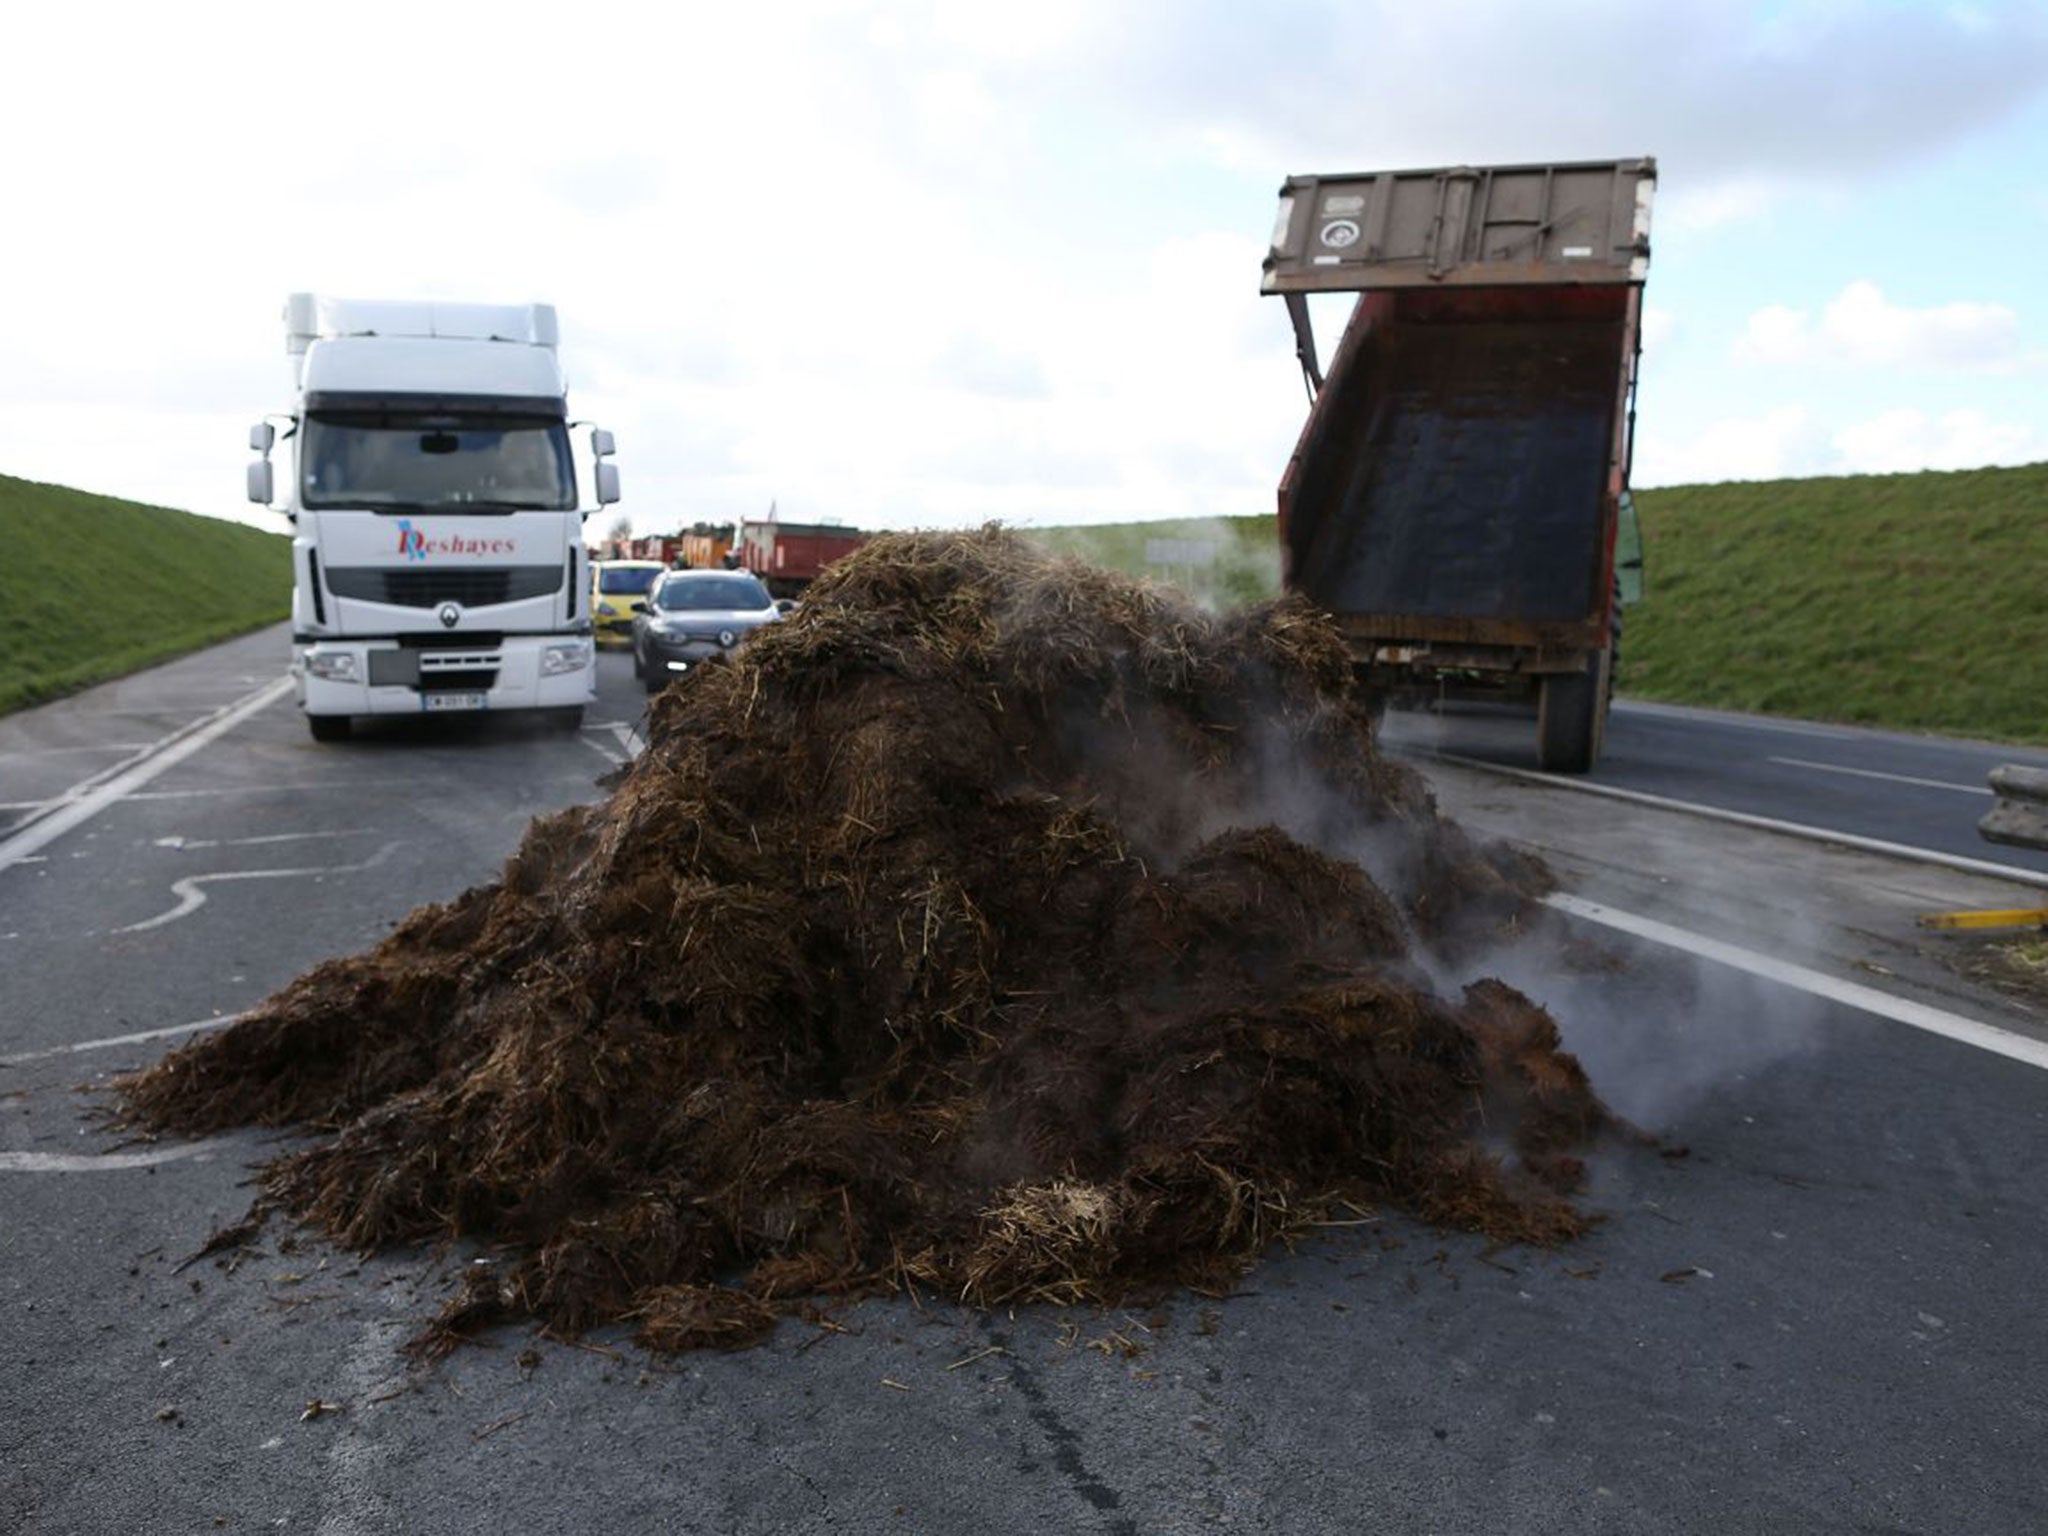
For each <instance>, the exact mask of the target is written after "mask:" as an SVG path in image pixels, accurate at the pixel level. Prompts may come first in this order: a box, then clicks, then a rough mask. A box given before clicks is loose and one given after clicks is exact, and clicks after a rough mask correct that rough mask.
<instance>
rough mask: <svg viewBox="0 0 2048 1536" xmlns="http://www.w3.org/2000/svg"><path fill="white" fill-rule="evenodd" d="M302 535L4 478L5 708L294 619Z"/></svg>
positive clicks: (1, 608) (0, 620)
mask: <svg viewBox="0 0 2048 1536" xmlns="http://www.w3.org/2000/svg"><path fill="white" fill-rule="evenodd" d="M291 582H292V572H291V541H290V540H289V539H286V538H283V537H280V536H279V535H277V534H274V533H265V532H263V531H262V530H261V529H257V528H250V527H246V526H244V525H243V524H240V523H228V522H222V521H220V520H219V519H217V518H211V517H196V516H194V515H193V514H192V513H190V512H174V511H171V510H170V509H169V508H167V507H147V506H143V505H141V504H140V503H138V502H133V501H121V500H118V499H116V498H114V497H112V496H94V495H92V494H90V493H88V492H85V491H74V490H70V489H67V488H66V487H64V486H61V485H42V484H39V483H38V482H36V481H33V480H17V479H15V478H14V477H13V476H11V475H0V714H4V713H6V712H7V711H9V710H13V709H19V708H21V707H22V706H23V705H25V704H34V703H37V702H39V701H41V700H44V699H50V698H55V697H56V696H57V695H59V694H63V693H70V692H73V691H74V690H76V689H79V688H83V687H86V686H87V685H89V684H92V683H97V682H101V681H103V680H105V679H106V678H110V677H119V676H120V675H121V674H123V673H124V672H133V671H135V670H136V669H138V668H140V667H146V666H149V665H150V664H151V663H153V662H158V661H163V660H165V659H167V658H169V657H172V656H177V655H181V654H183V653H184V652H186V651H193V650H197V649H199V648H200V647H201V646H204V645H211V644H212V643H213V642H215V641H217V640H225V639H227V638H228V637H229V636H231V635H238V634H241V633H243V632H244V631H247V630H251V629H255V628H257V627H258V626H260V625H263V624H269V623H273V622H275V621H276V620H279V619H282V618H284V617H285V616H286V615H287V613H289V611H290V608H291Z"/></svg>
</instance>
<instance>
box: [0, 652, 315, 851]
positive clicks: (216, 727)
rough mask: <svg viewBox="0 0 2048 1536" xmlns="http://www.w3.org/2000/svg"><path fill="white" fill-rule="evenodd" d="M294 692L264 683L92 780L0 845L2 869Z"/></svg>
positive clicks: (280, 682) (285, 683)
mask: <svg viewBox="0 0 2048 1536" xmlns="http://www.w3.org/2000/svg"><path fill="white" fill-rule="evenodd" d="M291 690H292V680H291V679H290V678H289V677H280V678H278V679H277V680H276V681H275V682H271V683H265V684H264V685H263V686H262V687H261V688H258V689H257V690H256V691H255V692H254V693H251V694H247V695H245V696H244V697H242V698H241V699H239V700H237V701H236V702H235V703H233V704H230V705H228V706H227V707H226V708H225V709H222V710H218V711H216V712H215V713H213V714H211V715H209V716H207V717H206V718H205V719H204V720H200V721H197V722H195V723H194V724H192V725H189V726H187V727H185V728H184V729H183V730H181V731H174V732H172V733H171V734H170V735H169V736H166V737H165V738H164V739H163V740H162V741H160V742H158V743H157V744H156V745H154V746H152V747H151V748H150V749H149V750H148V751H147V752H145V753H143V754H141V755H140V756H138V757H136V758H134V759H131V760H130V761H129V762H127V763H125V764H121V765H119V766H117V768H116V769H115V770H114V771H113V772H112V773H110V774H108V775H105V776H102V777H101V778H99V779H98V780H91V779H88V780H87V781H86V783H85V784H84V785H80V786H78V790H77V791H76V792H75V797H62V798H63V803H62V804H56V805H54V806H53V808H52V809H51V811H50V812H49V813H48V814H47V815H45V816H41V817H38V818H37V819H36V820H34V821H32V822H30V823H29V825H28V826H27V827H25V828H24V829H23V830H21V831H19V832H16V833H15V834H14V835H13V836H11V837H9V838H8V839H7V840H6V841H5V842H0V869H5V868H7V866H8V865H10V864H18V863H20V862H21V861H22V860H23V859H24V858H26V857H28V855H30V854H32V853H39V852H41V851H42V850H43V849H44V848H45V847H47V846H48V845H49V844H51V843H53V842H55V841H56V840H57V839H58V838H60V837H62V836H63V835H64V834H65V833H66V832H69V831H70V830H71V829H72V828H74V827H76V826H78V825H80V824H81V823H83V822H87V821H90V820H91V819H92V818H93V817H95V816H97V815H99V813H100V812H101V811H103V810H105V809H106V808H107V807H108V806H110V805H112V804H114V803H115V802H116V801H118V800H120V799H122V798H123V797H124V796H127V795H130V794H132V793H134V792H135V791H136V790H138V789H140V788H141V787H142V786H143V785H145V784H147V783H148V782H149V781H150V780H151V779H154V778H156V777H157V775H159V774H161V773H164V772H167V771H168V770H169V769H172V768H175V767H176V766H177V765H178V764H179V763H182V762H183V761H184V760H185V759H186V758H188V757H190V756H191V755H192V754H193V753H195V752H197V751H199V749H200V748H202V747H204V746H206V745H208V744H209V743H210V742H213V741H215V740H217V739H218V738H220V737H222V736H225V735H226V734H227V733H228V732H229V731H232V730H233V729H234V728H235V727H236V726H238V725H240V724H241V723H242V722H243V721H244V720H247V719H248V718H249V717H250V716H251V715H254V714H258V713H260V712H261V711H263V710H265V709H268V708H269V707H270V706H271V705H272V704H275V703H276V702H277V701H278V700H279V699H281V698H283V697H284V696H285V695H286V694H288V693H290V692H291ZM87 786H90V787H87Z"/></svg>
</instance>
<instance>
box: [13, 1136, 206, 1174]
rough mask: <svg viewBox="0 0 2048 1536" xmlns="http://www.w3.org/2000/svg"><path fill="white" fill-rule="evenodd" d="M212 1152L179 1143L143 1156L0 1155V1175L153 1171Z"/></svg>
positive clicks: (203, 1145) (202, 1145) (196, 1144)
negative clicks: (146, 1169) (126, 1169)
mask: <svg viewBox="0 0 2048 1536" xmlns="http://www.w3.org/2000/svg"><path fill="white" fill-rule="evenodd" d="M212 1155H213V1148H212V1146H211V1145H209V1144H208V1143H206V1142H203V1141H186V1142H180V1143H179V1144H178V1145H176V1146H174V1147H151V1148H150V1149H149V1150H148V1151H146V1152H101V1153H99V1154H97V1155H94V1154H91V1153H80V1152H0V1173H118V1172H119V1171H120V1170H121V1169H123V1168H154V1167H156V1166H157V1165H158V1164H159V1163H178V1162H183V1161H184V1160H185V1159H186V1158H188V1157H198V1158H205V1157H211V1156H212Z"/></svg>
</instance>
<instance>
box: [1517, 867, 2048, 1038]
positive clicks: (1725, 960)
mask: <svg viewBox="0 0 2048 1536" xmlns="http://www.w3.org/2000/svg"><path fill="white" fill-rule="evenodd" d="M1544 901H1545V903H1546V904H1547V905H1549V906H1551V907H1554V908H1556V909H1557V910H1558V911H1560V912H1566V913H1569V914H1570V915H1571V916H1573V917H1581V918H1584V919H1585V920H1586V921H1588V922H1592V923H1599V924H1601V925H1602V926H1603V927H1607V928H1612V929H1614V930H1615V931H1616V932H1618V933H1626V934H1632V935H1634V936H1635V937H1636V938H1639V939H1648V940H1649V941H1650V942H1651V943H1653V944H1662V945H1664V946H1666V947H1667V948H1670V949H1677V950H1683V951H1684V952H1685V953H1687V954H1691V955H1698V956H1700V957H1701V958H1702V959H1705V960H1712V961H1715V962H1716V963H1718V964H1721V965H1725V966H1730V967H1732V968H1733V969H1735V970H1738V971H1746V972H1748V973H1749V974H1750V975H1752V976H1761V977H1762V978H1764V979H1765V980H1766V981H1775V982H1777V983H1779V984H1780V985H1782V986H1787V987H1794V988H1797V989H1798V990H1799V991H1801V992H1808V993H1811V994H1812V995H1813V996H1815V997H1824V998H1827V999H1828V1000H1829V1001H1830V1002H1836V1003H1843V1004H1846V1005H1847V1006H1849V1007H1851V1008H1858V1009H1861V1010H1862V1011H1863V1012H1865V1013H1874V1014H1876V1015H1877V1016H1878V1017H1879V1018H1884V1019H1890V1020H1892V1021H1893V1022H1895V1023H1899V1024H1907V1025H1910V1026H1912V1027H1913V1028H1914V1029H1924V1030H1926V1031H1927V1032H1928V1033H1929V1034H1932V1035H1940V1036H1941V1037H1942V1038H1943V1039H1946V1040H1955V1041H1958V1042H1960V1043H1961V1044H1963V1045H1974V1046H1975V1047H1977V1049H1978V1050H1980V1051H1990V1052H1992V1053H1993V1054H1994V1055H1998V1056H2005V1057H2009V1058H2010V1059H2012V1060H2013V1061H2023V1062H2025V1063H2026V1064H2027V1065H2028V1066H2030V1067H2042V1068H2048V1041H2041V1040H2035V1039H2033V1038H2031V1037H2030V1036H2027V1035H2021V1034H2015V1033H2014V1032H2013V1031H2012V1030H2009V1029H2000V1028H1999V1027H1998V1026H1997V1025H1995V1024H1986V1023H1983V1022H1982V1021H1980V1020H1977V1019H1971V1018H1965V1017H1964V1016H1963V1015H1962V1014H1959V1013H1949V1012H1947V1011H1946V1010H1944V1009H1940V1008H1930V1007H1928V1006H1927V1005H1926V1004H1925V1003H1916V1002H1913V1001H1911V1000H1910V999H1908V998H1903V997H1894V996H1893V995H1892V994H1891V993H1889V992H1880V991H1878V989H1877V988H1875V987H1866V986H1862V985H1859V984H1858V983H1856V982H1853V981H1843V980H1841V979H1840V978H1839V977H1834V976H1830V975H1828V974H1827V973H1826V972H1824V971H1816V970H1811V969H1809V968H1808V967H1806V966H1803V965H1794V964H1792V963H1791V962H1790V961H1788V960H1777V959H1773V958H1772V957H1771V956H1769V955H1765V954H1759V953H1758V952H1757V951H1756V950H1753V949H1744V948H1742V946H1740V945H1739V944H1727V943H1723V942H1722V941H1721V940H1719V939H1710V938H1708V937H1707V936H1706V935H1705V934H1701V933H1694V932H1692V931H1691V930H1690V929H1686V928H1677V927H1673V926H1672V925H1671V924H1669V923H1660V922H1658V921H1657V920H1656V919H1655V918H1650V917H1639V916H1637V915H1636V914H1635V913H1633V912H1624V911H1621V910H1620V909H1619V908H1616V907H1608V906H1602V905H1601V904H1600V903H1599V902H1597V901H1587V900H1585V899H1584V898H1582V897H1578V896H1570V895H1565V894H1563V893H1559V894H1556V895H1552V896H1547V897H1545V898H1544Z"/></svg>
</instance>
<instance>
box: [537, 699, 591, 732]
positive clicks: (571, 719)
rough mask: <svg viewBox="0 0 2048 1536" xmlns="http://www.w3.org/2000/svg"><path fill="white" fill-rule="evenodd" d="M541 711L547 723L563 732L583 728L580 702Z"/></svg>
mask: <svg viewBox="0 0 2048 1536" xmlns="http://www.w3.org/2000/svg"><path fill="white" fill-rule="evenodd" d="M543 713H544V714H545V715H546V716H547V722H548V724H549V725H551V726H553V727H554V728H555V729H556V730H558V731H561V732H564V733H565V734H566V733H567V732H569V731H580V730H582V729H583V706H582V705H581V704H571V705H569V706H567V707H566V708H563V709H550V710H545V711H543Z"/></svg>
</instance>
